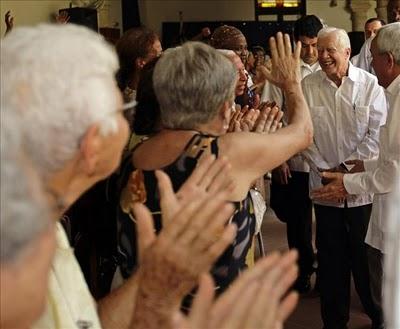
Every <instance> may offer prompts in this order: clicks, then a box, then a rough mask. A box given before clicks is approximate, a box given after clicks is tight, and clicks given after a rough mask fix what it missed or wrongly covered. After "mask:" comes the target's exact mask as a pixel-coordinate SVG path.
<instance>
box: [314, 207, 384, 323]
mask: <svg viewBox="0 0 400 329" xmlns="http://www.w3.org/2000/svg"><path fill="white" fill-rule="evenodd" d="M314 209H315V216H316V220H317V236H316V242H317V249H318V275H319V280H320V281H319V283H320V298H321V315H322V320H323V322H324V329H344V328H347V322H348V321H349V310H350V278H351V274H353V280H354V285H355V288H356V291H357V293H358V295H359V297H360V300H361V303H362V305H363V307H364V310H365V312H366V314H367V315H368V316H369V317H370V318H371V320H372V322H373V324H376V323H377V322H379V321H380V314H379V310H378V309H377V308H376V306H375V304H374V303H373V300H372V296H371V290H370V276H369V268H368V259H367V245H366V243H365V242H364V239H365V235H366V233H367V229H368V223H369V218H370V215H371V205H370V204H369V205H365V206H360V207H353V208H347V207H346V208H336V207H327V206H320V205H314Z"/></svg>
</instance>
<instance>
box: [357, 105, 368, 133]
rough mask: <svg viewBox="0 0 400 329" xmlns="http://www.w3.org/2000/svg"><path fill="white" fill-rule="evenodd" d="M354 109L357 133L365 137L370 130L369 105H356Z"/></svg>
mask: <svg viewBox="0 0 400 329" xmlns="http://www.w3.org/2000/svg"><path fill="white" fill-rule="evenodd" d="M354 111H355V124H356V129H357V135H358V136H359V137H364V136H365V134H366V133H367V132H368V125H369V106H356V107H355V109H354Z"/></svg>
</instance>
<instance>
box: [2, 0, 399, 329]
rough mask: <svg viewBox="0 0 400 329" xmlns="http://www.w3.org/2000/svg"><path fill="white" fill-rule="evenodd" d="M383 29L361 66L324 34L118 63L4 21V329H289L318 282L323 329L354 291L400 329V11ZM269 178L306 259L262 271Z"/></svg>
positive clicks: (82, 32)
mask: <svg viewBox="0 0 400 329" xmlns="http://www.w3.org/2000/svg"><path fill="white" fill-rule="evenodd" d="M387 12H388V24H385V22H384V21H381V20H379V19H376V18H374V19H370V20H368V21H367V22H366V24H365V32H366V33H365V35H366V41H365V44H364V46H363V47H362V49H361V52H360V54H359V56H358V58H355V59H353V60H350V59H351V56H352V54H351V52H352V51H351V44H350V40H349V37H348V35H347V33H346V31H344V30H342V29H339V28H336V27H328V26H325V25H324V24H323V23H322V22H321V20H320V19H319V18H318V17H317V16H315V15H307V16H304V17H301V18H300V19H298V20H297V21H296V22H295V24H294V30H293V41H294V44H295V45H294V46H293V42H292V40H291V38H290V36H289V35H287V34H282V33H281V32H279V33H277V35H276V36H274V37H271V38H270V40H269V49H268V56H267V55H266V51H265V49H264V48H263V47H260V46H255V47H253V48H252V52H251V53H252V56H249V51H248V50H247V40H246V37H245V36H244V35H243V33H242V32H241V31H240V30H239V29H237V28H235V27H233V26H227V25H224V26H221V27H219V28H217V29H215V30H214V31H213V32H212V33H211V31H209V30H208V29H207V31H205V32H207V35H208V36H209V44H206V43H204V42H198V41H188V42H185V43H184V44H182V45H180V46H178V47H175V48H169V49H166V50H164V51H163V49H162V46H161V43H160V38H159V37H158V36H157V34H156V33H154V32H153V31H151V30H149V29H147V28H145V27H140V28H134V29H132V30H128V31H127V32H125V33H124V35H123V36H122V37H121V39H120V40H119V41H118V43H117V44H116V46H115V47H114V46H113V45H110V44H108V43H107V42H106V41H105V40H104V39H103V37H102V36H100V35H99V34H96V33H95V32H93V31H91V30H89V29H87V28H84V27H79V26H77V25H73V24H66V23H67V22H68V17H66V16H65V15H62V17H61V18H58V19H57V21H58V23H59V24H41V25H39V26H36V27H17V28H13V23H14V22H13V18H12V17H11V15H10V12H7V14H6V23H7V35H6V36H5V37H4V39H3V40H2V43H1V63H0V65H1V88H2V92H1V220H0V224H1V239H0V243H1V250H0V251H1V253H0V255H1V258H0V264H1V272H0V274H1V275H0V277H1V289H0V292H1V294H0V295H1V313H0V314H1V315H0V327H1V328H38V329H39V328H143V329H144V328H192V329H197V328H199V329H200V328H238V329H239V328H267V329H278V328H283V325H284V321H285V320H286V319H287V318H288V317H289V315H290V314H291V313H292V311H293V310H294V309H295V307H296V304H297V302H298V299H299V294H302V293H306V292H308V291H310V289H311V280H310V277H311V275H313V273H316V275H317V280H316V281H317V287H316V289H317V290H318V293H319V296H320V305H321V318H322V321H323V326H324V329H346V328H347V326H348V322H349V312H350V284H351V277H353V280H354V284H355V288H356V291H357V293H358V295H359V297H360V300H361V303H362V306H363V308H364V311H365V313H366V314H367V315H368V317H369V318H370V319H371V328H372V329H383V328H386V329H398V328H400V316H399V313H400V312H399V311H400V262H399V259H400V248H399V238H400V225H399V218H400V217H399V210H398V200H399V198H400V194H399V193H400V191H399V186H397V185H399V184H398V182H399V181H400V173H399V170H400V169H399V162H400V127H399V124H400V117H399V113H398V112H399V111H400V42H399V40H400V0H389V2H388V7H387ZM361 62H362V64H359V63H361ZM268 173H272V185H271V200H270V204H271V207H272V208H273V210H274V211H275V212H276V215H277V217H278V218H279V219H280V220H282V221H284V222H285V223H286V224H287V239H288V246H289V248H290V249H291V250H290V251H288V252H285V253H282V254H281V253H278V252H274V251H268V255H267V256H262V257H259V258H258V259H257V260H256V261H255V257H254V244H255V235H256V234H257V232H259V231H260V226H261V222H262V219H263V216H264V212H265V203H266V200H265V198H266V195H267V194H265V193H264V192H265V189H266V187H265V176H266V175H268ZM396 182H397V184H396ZM267 201H269V200H267ZM267 203H269V202H267ZM396 207H397V208H396ZM313 209H314V213H315V220H316V237H315V238H316V249H317V250H316V252H314V249H313V246H312V245H313V244H312V233H311V232H312V230H311V227H312V217H313V216H312V213H313ZM396 209H397V210H396ZM97 219H98V222H97V221H96V220H97ZM104 223H106V226H105V227H104V226H103V227H100V226H101V225H103V224H104ZM78 261H79V262H78ZM100 287H101V288H100Z"/></svg>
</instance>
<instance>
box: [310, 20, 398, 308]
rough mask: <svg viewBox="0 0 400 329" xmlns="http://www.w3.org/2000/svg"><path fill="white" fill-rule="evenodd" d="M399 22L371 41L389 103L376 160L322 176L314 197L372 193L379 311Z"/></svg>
mask: <svg viewBox="0 0 400 329" xmlns="http://www.w3.org/2000/svg"><path fill="white" fill-rule="evenodd" d="M398 40H400V23H392V24H389V25H386V26H384V27H382V28H381V29H380V30H379V31H378V33H377V36H376V37H375V39H374V40H373V41H372V45H371V53H372V66H373V67H374V70H375V72H376V76H377V77H378V81H379V84H380V85H381V86H383V87H384V88H385V94H386V99H387V102H388V116H387V120H386V124H385V125H384V126H382V127H381V130H380V136H379V139H380V144H379V145H380V146H379V158H378V159H372V160H365V161H361V160H356V161H352V162H351V163H353V164H354V165H355V167H354V168H353V171H361V172H360V173H356V174H344V173H324V174H323V175H324V177H325V178H326V179H329V180H333V181H332V183H330V184H328V185H327V186H325V187H324V188H322V189H320V190H318V191H316V192H315V196H316V197H317V198H320V197H322V198H325V199H333V198H340V197H345V196H346V195H350V194H359V193H366V192H370V193H371V192H372V193H375V194H374V202H373V207H372V215H371V220H370V224H369V227H368V232H367V236H366V240H365V241H366V242H367V244H368V249H367V250H368V262H369V267H370V273H371V288H372V296H373V298H374V301H375V302H376V304H377V305H379V307H380V308H382V258H383V253H384V239H385V234H386V233H387V228H386V217H387V209H388V205H387V202H388V199H389V195H390V193H391V191H392V189H393V184H394V179H393V178H394V177H396V176H398V174H399V168H400V45H399V42H398Z"/></svg>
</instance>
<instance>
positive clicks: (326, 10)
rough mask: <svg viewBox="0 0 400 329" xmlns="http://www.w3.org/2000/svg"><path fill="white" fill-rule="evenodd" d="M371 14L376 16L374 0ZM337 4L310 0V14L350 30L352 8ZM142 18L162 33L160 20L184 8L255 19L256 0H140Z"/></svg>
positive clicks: (208, 15) (193, 15)
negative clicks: (332, 5)
mask: <svg viewBox="0 0 400 329" xmlns="http://www.w3.org/2000/svg"><path fill="white" fill-rule="evenodd" d="M366 1H369V2H370V4H371V8H370V10H369V11H368V17H375V16H376V13H375V11H374V9H375V6H376V1H375V0H366ZM337 2H338V6H337V7H333V8H331V7H329V3H330V0H308V1H307V14H315V15H317V16H319V17H321V18H323V19H324V21H325V22H326V23H327V24H328V25H333V26H337V27H340V28H343V29H345V30H346V31H351V20H350V12H348V11H347V10H346V9H345V6H346V0H338V1H337ZM139 10H140V18H141V21H142V23H143V24H144V25H146V26H148V27H149V28H152V29H153V30H155V31H156V32H158V33H160V34H161V24H162V22H167V21H178V20H179V16H178V12H179V11H183V16H184V20H185V21H219V20H221V21H222V20H238V21H240V20H244V21H246V20H254V1H253V0H231V1H229V0H139Z"/></svg>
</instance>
